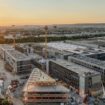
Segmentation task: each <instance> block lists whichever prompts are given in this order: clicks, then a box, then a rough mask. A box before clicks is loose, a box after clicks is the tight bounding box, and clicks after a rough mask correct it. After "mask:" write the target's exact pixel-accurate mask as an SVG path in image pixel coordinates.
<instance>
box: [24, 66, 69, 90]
mask: <svg viewBox="0 0 105 105" xmlns="http://www.w3.org/2000/svg"><path fill="white" fill-rule="evenodd" d="M38 83H46V84H45V85H44V84H43V85H40V84H38ZM47 83H51V84H50V85H47ZM27 87H28V88H27ZM23 91H24V92H27V91H28V92H33V91H35V92H69V90H68V89H67V88H66V87H64V86H62V85H58V84H56V80H55V79H53V78H51V77H50V76H48V75H47V74H46V73H44V72H43V71H41V70H40V69H38V68H35V69H34V70H33V71H32V73H31V75H30V77H29V79H28V81H27V83H26V85H25V87H24V89H23Z"/></svg>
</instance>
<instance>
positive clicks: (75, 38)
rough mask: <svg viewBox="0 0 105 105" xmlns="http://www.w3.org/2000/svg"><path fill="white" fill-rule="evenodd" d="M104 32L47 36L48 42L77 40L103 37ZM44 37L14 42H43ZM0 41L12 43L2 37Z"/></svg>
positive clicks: (11, 40) (10, 40)
mask: <svg viewBox="0 0 105 105" xmlns="http://www.w3.org/2000/svg"><path fill="white" fill-rule="evenodd" d="M103 36H105V34H97V35H81V36H70V37H67V36H61V37H50V36H48V37H47V39H48V42H51V41H65V40H78V39H88V38H94V37H103ZM44 41H45V37H27V38H21V39H16V43H26V42H44ZM0 43H6V44H10V43H13V39H3V38H0Z"/></svg>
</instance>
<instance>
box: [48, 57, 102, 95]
mask: <svg viewBox="0 0 105 105" xmlns="http://www.w3.org/2000/svg"><path fill="white" fill-rule="evenodd" d="M49 73H50V75H52V76H53V77H54V78H58V79H60V80H63V81H64V82H66V83H67V84H69V85H70V86H72V87H74V88H75V89H76V90H78V92H79V94H80V95H81V96H84V95H85V94H87V93H88V92H90V93H91V94H93V95H95V96H98V95H102V94H103V88H102V81H101V75H100V73H98V72H96V71H93V70H91V69H88V68H86V67H83V66H80V65H77V64H75V63H72V62H67V61H65V60H61V59H56V60H50V61H49ZM96 80H97V81H96Z"/></svg>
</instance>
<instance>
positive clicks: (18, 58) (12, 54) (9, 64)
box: [5, 50, 32, 73]
mask: <svg viewBox="0 0 105 105" xmlns="http://www.w3.org/2000/svg"><path fill="white" fill-rule="evenodd" d="M5 61H6V62H5V68H6V69H8V70H10V71H13V72H15V73H26V72H31V70H32V63H31V59H30V57H28V56H26V55H25V54H23V53H21V52H19V51H16V50H8V51H7V52H6V54H5Z"/></svg>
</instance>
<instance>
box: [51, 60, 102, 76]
mask: <svg viewBox="0 0 105 105" xmlns="http://www.w3.org/2000/svg"><path fill="white" fill-rule="evenodd" d="M51 61H52V62H55V63H56V64H58V65H61V66H62V67H65V68H66V69H68V70H72V71H73V72H75V73H77V74H79V75H83V74H85V73H91V74H92V75H96V74H100V73H98V72H96V71H93V70H91V69H89V68H86V67H84V66H81V65H78V64H75V63H73V62H68V61H65V60H62V59H56V60H51Z"/></svg>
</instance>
